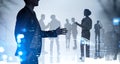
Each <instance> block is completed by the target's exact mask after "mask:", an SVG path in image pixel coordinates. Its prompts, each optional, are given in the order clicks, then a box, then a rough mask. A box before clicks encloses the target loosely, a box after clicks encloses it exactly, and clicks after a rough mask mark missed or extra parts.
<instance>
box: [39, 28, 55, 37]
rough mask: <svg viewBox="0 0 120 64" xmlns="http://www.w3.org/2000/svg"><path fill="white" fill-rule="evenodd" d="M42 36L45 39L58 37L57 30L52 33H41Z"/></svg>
mask: <svg viewBox="0 0 120 64" xmlns="http://www.w3.org/2000/svg"><path fill="white" fill-rule="evenodd" d="M40 34H41V36H42V38H45V37H57V33H56V30H52V31H41V33H40Z"/></svg>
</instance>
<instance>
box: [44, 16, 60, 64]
mask: <svg viewBox="0 0 120 64" xmlns="http://www.w3.org/2000/svg"><path fill="white" fill-rule="evenodd" d="M50 18H51V21H50V23H48V25H47V26H46V28H49V30H55V29H56V28H57V27H60V26H61V24H60V21H59V20H57V18H56V16H55V15H51V16H50ZM54 40H55V41H56V45H57V56H58V59H57V60H58V61H59V54H60V46H59V37H57V38H50V56H51V59H50V60H51V62H52V56H53V43H54Z"/></svg>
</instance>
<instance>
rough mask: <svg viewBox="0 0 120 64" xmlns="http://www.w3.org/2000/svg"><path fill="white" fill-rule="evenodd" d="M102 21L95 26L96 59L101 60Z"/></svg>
mask: <svg viewBox="0 0 120 64" xmlns="http://www.w3.org/2000/svg"><path fill="white" fill-rule="evenodd" d="M101 28H102V27H101V25H100V21H99V20H98V21H97V23H96V24H95V25H94V29H95V58H97V57H99V58H100V29H101Z"/></svg>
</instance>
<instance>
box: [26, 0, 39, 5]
mask: <svg viewBox="0 0 120 64" xmlns="http://www.w3.org/2000/svg"><path fill="white" fill-rule="evenodd" d="M24 2H25V4H26V5H32V6H38V2H39V0H24Z"/></svg>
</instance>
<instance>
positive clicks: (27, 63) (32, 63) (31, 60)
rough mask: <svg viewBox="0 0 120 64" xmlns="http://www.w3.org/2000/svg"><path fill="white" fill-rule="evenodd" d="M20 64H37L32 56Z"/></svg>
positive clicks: (34, 56) (35, 57)
mask: <svg viewBox="0 0 120 64" xmlns="http://www.w3.org/2000/svg"><path fill="white" fill-rule="evenodd" d="M21 64H38V57H37V56H36V55H32V56H31V57H30V58H29V59H26V60H24V61H22V62H21Z"/></svg>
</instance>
